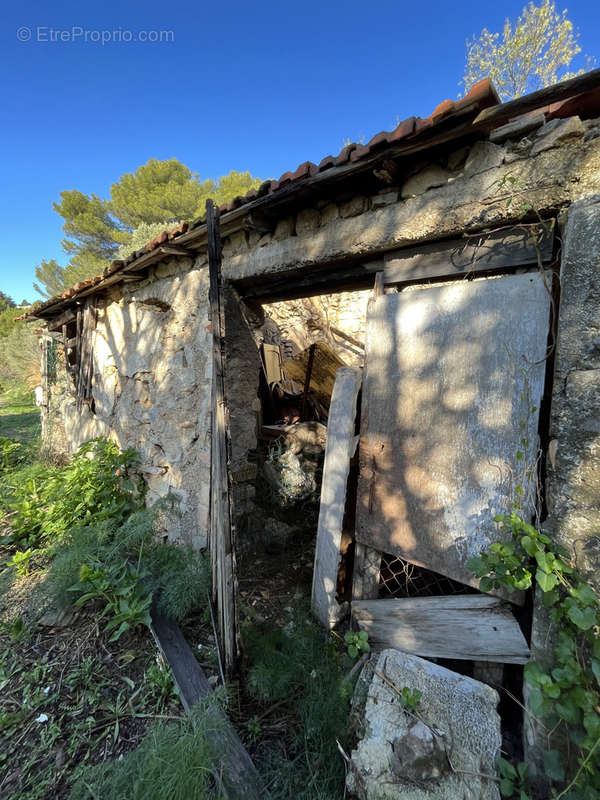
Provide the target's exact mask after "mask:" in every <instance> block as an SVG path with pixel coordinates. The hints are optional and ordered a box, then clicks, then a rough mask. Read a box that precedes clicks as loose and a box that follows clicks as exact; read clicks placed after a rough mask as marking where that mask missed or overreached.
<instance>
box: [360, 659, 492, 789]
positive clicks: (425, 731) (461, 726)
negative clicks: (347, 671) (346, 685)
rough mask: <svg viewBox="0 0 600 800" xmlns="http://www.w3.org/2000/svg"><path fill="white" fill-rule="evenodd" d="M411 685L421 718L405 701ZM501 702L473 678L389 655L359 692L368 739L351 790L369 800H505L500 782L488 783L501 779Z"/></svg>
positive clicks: (366, 674)
mask: <svg viewBox="0 0 600 800" xmlns="http://www.w3.org/2000/svg"><path fill="white" fill-rule="evenodd" d="M384 677H385V680H384V679H383V678H384ZM365 685H366V699H365V697H364V693H365ZM392 687H395V688H392ZM404 687H408V688H409V689H411V690H413V691H414V690H416V691H419V692H421V698H420V701H419V705H418V714H419V716H418V718H417V717H416V716H415V715H414V714H413V713H409V712H408V711H406V710H405V708H404V707H403V705H402V703H401V700H400V696H399V691H401V690H402V689H403V688H404ZM498 699H499V698H498V694H497V692H496V691H495V690H494V689H492V688H491V687H490V686H486V685H485V684H483V683H479V682H478V681H475V680H473V679H472V678H467V677H465V676H463V675H459V674H457V673H455V672H451V671H450V670H448V669H445V668H444V667H440V666H438V665H437V664H433V663H431V662H430V661H426V660H425V659H422V658H418V657H417V656H412V655H409V654H408V653H402V652H399V651H397V650H384V651H382V652H381V653H380V654H379V657H378V658H377V661H376V663H375V666H374V669H371V668H370V667H369V666H368V665H367V666H365V667H364V669H363V675H362V676H361V680H360V681H359V683H358V685H357V690H356V692H355V697H354V701H353V705H354V718H355V719H358V720H359V724H358V727H359V728H360V729H362V731H363V735H362V737H361V738H360V741H359V742H358V745H357V747H356V749H355V750H354V751H353V752H352V755H351V763H350V769H349V770H348V776H347V788H348V790H349V791H351V792H353V793H354V794H356V795H357V796H358V797H360V798H362V799H363V800H398V798H402V800H499V797H500V794H499V792H498V785H497V783H496V782H495V781H494V780H491V779H490V778H487V777H485V776H486V775H491V776H495V774H496V757H497V755H498V753H499V750H500V744H501V741H502V738H501V734H500V717H499V716H498V713H497V711H496V706H497V704H498Z"/></svg>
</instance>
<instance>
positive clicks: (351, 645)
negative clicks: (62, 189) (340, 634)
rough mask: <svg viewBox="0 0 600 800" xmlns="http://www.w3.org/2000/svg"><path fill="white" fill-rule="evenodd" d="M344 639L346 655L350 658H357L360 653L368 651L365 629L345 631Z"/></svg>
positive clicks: (367, 637) (369, 647)
mask: <svg viewBox="0 0 600 800" xmlns="http://www.w3.org/2000/svg"><path fill="white" fill-rule="evenodd" d="M344 641H345V642H346V644H347V645H348V647H347V650H348V655H349V656H350V658H357V657H358V656H359V655H360V653H369V652H370V650H371V646H370V645H369V634H368V633H367V632H366V631H346V635H345V636H344Z"/></svg>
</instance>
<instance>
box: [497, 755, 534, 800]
mask: <svg viewBox="0 0 600 800" xmlns="http://www.w3.org/2000/svg"><path fill="white" fill-rule="evenodd" d="M497 764H498V771H499V772H500V775H501V779H500V794H501V795H502V797H518V798H519V800H530V796H529V794H528V793H527V777H528V772H529V768H528V766H527V764H525V763H524V762H523V761H521V762H520V763H519V764H517V766H516V767H514V766H513V765H512V764H511V763H510V761H507V760H506V759H505V758H502V757H499V758H498V762H497Z"/></svg>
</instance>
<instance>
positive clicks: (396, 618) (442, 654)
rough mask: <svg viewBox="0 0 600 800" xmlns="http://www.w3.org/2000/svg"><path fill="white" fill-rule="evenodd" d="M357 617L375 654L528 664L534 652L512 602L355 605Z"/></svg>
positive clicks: (473, 598) (468, 598)
mask: <svg viewBox="0 0 600 800" xmlns="http://www.w3.org/2000/svg"><path fill="white" fill-rule="evenodd" d="M352 616H353V618H354V620H355V622H356V623H357V624H358V626H359V627H360V629H361V630H364V631H367V633H368V634H369V640H370V642H371V644H372V645H373V646H374V647H375V648H376V649H385V648H386V647H392V648H395V649H396V650H403V651H404V652H406V653H412V654H413V655H417V656H423V657H424V658H456V659H465V660H467V661H496V662H500V663H503V664H526V663H527V661H529V648H528V647H527V642H526V641H525V637H524V636H523V634H522V633H521V629H520V628H519V625H518V623H517V621H516V620H515V618H514V617H513V615H512V613H511V611H510V607H509V604H508V603H503V602H502V601H501V600H499V599H498V598H497V597H487V596H486V595H478V594H467V595H452V596H450V597H415V598H404V599H400V600H355V601H353V603H352Z"/></svg>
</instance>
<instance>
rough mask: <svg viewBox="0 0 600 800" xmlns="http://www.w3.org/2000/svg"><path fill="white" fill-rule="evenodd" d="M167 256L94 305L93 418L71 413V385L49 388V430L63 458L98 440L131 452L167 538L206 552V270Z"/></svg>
mask: <svg viewBox="0 0 600 800" xmlns="http://www.w3.org/2000/svg"><path fill="white" fill-rule="evenodd" d="M205 267H206V262H205V260H203V259H201V258H199V259H197V260H196V262H195V263H192V261H191V259H179V260H176V259H172V260H170V261H167V262H164V263H161V264H159V265H158V266H156V267H154V268H153V269H151V270H150V272H149V274H148V276H147V277H145V279H144V280H142V281H139V282H136V283H129V284H124V285H123V286H119V287H117V288H114V289H112V290H110V291H109V292H108V293H107V294H106V295H105V296H100V297H99V298H98V322H97V326H96V331H95V333H94V338H93V354H94V377H93V383H92V396H93V400H94V411H91V410H90V408H89V407H88V406H85V405H84V407H83V409H82V410H81V411H78V409H77V404H76V399H75V397H74V394H73V385H72V382H71V379H68V384H66V385H67V389H68V390H67V391H66V392H65V391H64V389H65V383H64V382H63V384H62V386H60V385H57V387H56V389H54V390H53V387H50V389H51V392H50V399H49V403H50V410H51V415H50V417H49V419H48V423H47V424H48V425H50V426H51V425H52V424H55V425H60V424H61V422H62V423H63V424H64V429H65V432H66V438H67V444H68V449H69V452H71V453H72V452H74V451H75V450H77V448H78V447H79V446H80V445H81V444H82V443H83V442H85V441H87V440H89V439H91V438H93V437H95V436H108V437H110V438H112V439H114V440H115V441H116V442H117V443H118V444H119V446H120V447H122V448H126V447H133V448H135V449H136V450H137V451H139V453H140V455H141V459H142V471H143V474H144V477H145V479H146V481H147V483H148V487H149V491H148V502H149V503H153V502H154V501H156V500H157V499H159V498H161V497H164V496H166V495H167V494H169V493H170V494H171V495H172V496H173V497H174V499H175V501H176V502H175V506H174V509H173V512H169V513H168V514H167V515H166V516H164V519H163V520H162V524H163V529H164V531H165V534H167V535H168V536H169V537H170V538H171V539H174V540H182V541H186V542H189V543H192V544H194V545H195V546H199V547H201V546H204V544H205V540H206V527H207V519H208V505H209V490H210V405H211V374H212V366H211V363H212V357H211V335H210V325H209V320H208V270H207V269H206V268H205Z"/></svg>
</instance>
